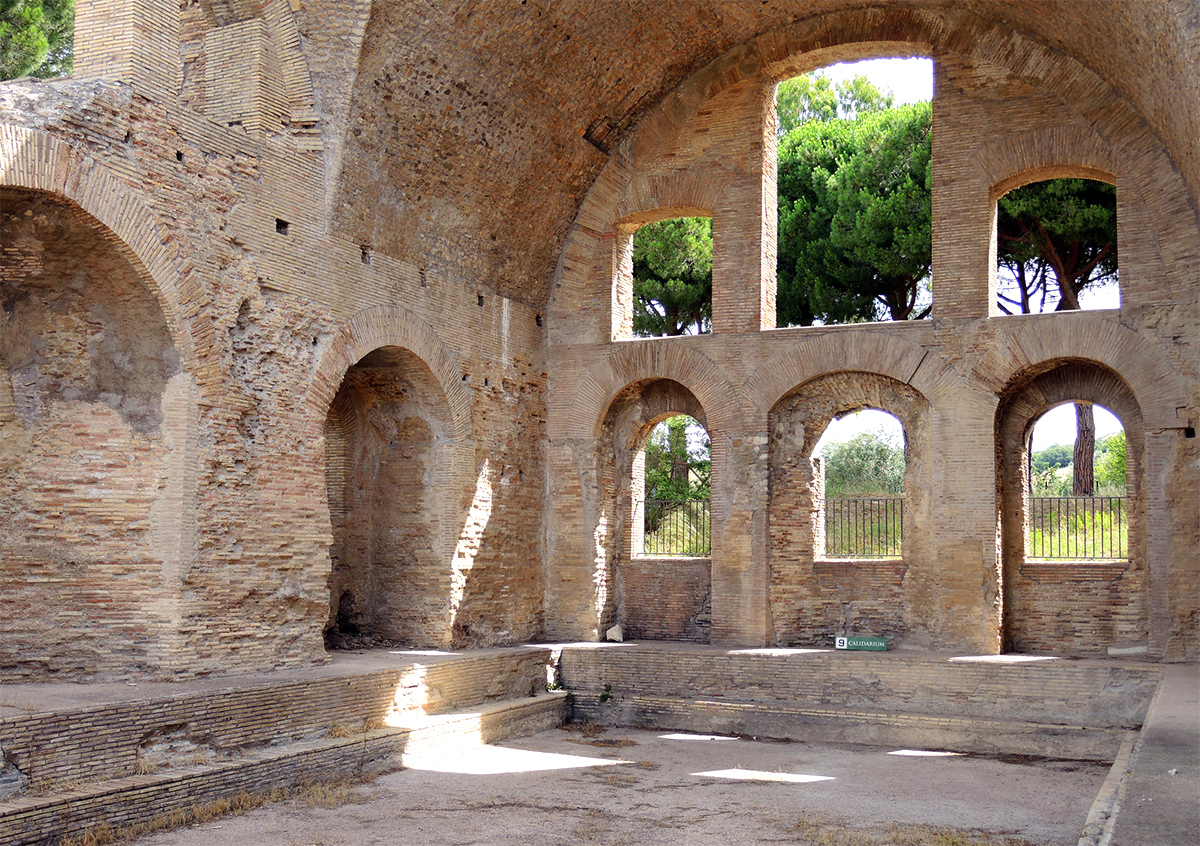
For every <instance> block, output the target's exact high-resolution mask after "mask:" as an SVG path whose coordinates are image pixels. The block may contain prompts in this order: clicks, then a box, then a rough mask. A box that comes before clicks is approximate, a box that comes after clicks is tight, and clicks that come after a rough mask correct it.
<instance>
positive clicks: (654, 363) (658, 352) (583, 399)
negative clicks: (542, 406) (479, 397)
mask: <svg viewBox="0 0 1200 846" xmlns="http://www.w3.org/2000/svg"><path fill="white" fill-rule="evenodd" d="M680 340H682V339H680ZM655 379H668V380H671V381H673V382H678V383H679V384H680V385H682V386H683V387H685V388H687V389H688V390H689V391H691V393H692V394H693V395H694V396H695V397H696V399H697V400H698V401H699V403H700V405H701V406H702V407H703V408H704V411H705V417H706V420H705V425H706V426H707V427H708V429H709V432H710V433H711V432H714V431H733V427H735V426H736V421H737V420H738V419H739V417H740V416H741V414H742V410H743V400H742V395H741V392H740V391H738V389H737V388H736V387H735V386H734V385H733V383H732V382H731V381H730V380H729V379H728V377H727V376H726V375H725V373H724V372H723V371H722V370H721V369H720V368H719V367H717V365H716V364H714V363H713V361H712V360H711V359H709V358H708V357H707V356H705V355H703V354H701V353H699V352H696V351H694V350H692V349H690V348H689V347H687V346H685V345H684V343H680V342H677V341H657V342H647V343H630V344H622V345H620V346H618V347H617V348H616V350H615V351H614V352H613V353H612V355H610V356H609V358H608V360H607V361H604V362H597V363H596V367H595V368H594V369H593V370H592V372H591V373H590V374H589V375H588V376H587V377H586V378H585V379H584V380H583V381H582V382H581V383H580V385H579V387H578V388H577V389H576V390H575V391H574V392H573V394H572V395H571V396H569V397H563V398H561V399H560V398H558V397H555V396H552V397H551V403H552V408H551V417H552V418H558V419H557V421H555V420H553V419H552V420H551V431H562V432H563V433H564V435H563V436H564V437H567V438H595V437H598V435H599V433H600V429H601V427H602V426H603V425H604V419H605V416H606V415H607V414H608V410H609V408H610V407H611V406H612V403H613V401H614V400H615V399H616V398H617V396H618V395H619V394H620V393H621V392H622V391H623V390H625V389H626V388H627V387H629V386H630V385H634V384H637V383H639V382H647V381H651V380H655ZM561 394H562V392H559V396H561Z"/></svg>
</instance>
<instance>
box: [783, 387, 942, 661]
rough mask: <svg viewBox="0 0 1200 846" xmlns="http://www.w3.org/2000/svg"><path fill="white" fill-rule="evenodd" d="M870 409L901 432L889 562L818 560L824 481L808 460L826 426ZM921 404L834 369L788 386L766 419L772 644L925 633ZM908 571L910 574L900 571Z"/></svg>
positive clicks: (929, 471)
mask: <svg viewBox="0 0 1200 846" xmlns="http://www.w3.org/2000/svg"><path fill="white" fill-rule="evenodd" d="M865 408H870V409H877V410H880V411H884V412H887V413H889V414H891V415H892V416H894V417H895V418H897V420H899V422H900V425H901V427H902V429H903V431H904V443H905V475H904V480H905V481H904V490H905V500H906V501H905V503H904V528H903V548H902V554H901V556H900V558H899V559H895V560H886V561H867V560H853V561H850V560H845V561H830V560H826V559H825V555H824V554H823V550H822V549H820V547H821V546H822V544H821V542H820V541H821V538H822V537H823V531H822V524H821V521H822V520H823V517H824V515H823V508H822V506H823V503H824V498H825V493H824V473H823V472H818V468H817V466H816V464H815V462H814V459H813V451H814V448H815V447H816V446H817V442H818V441H819V439H820V438H821V435H822V433H823V432H824V431H825V429H826V427H827V426H828V425H829V424H830V422H831V421H833V420H834V419H836V418H838V417H840V416H842V415H844V414H847V413H849V412H853V411H858V410H860V409H865ZM931 410H932V407H931V405H930V402H929V400H928V398H926V397H925V396H924V395H922V393H921V392H920V391H919V390H917V389H915V388H914V387H913V386H912V385H910V384H907V383H905V382H902V381H900V380H897V379H895V378H894V377H891V376H888V375H884V374H882V373H879V372H864V371H854V370H841V371H831V372H826V373H823V374H822V375H818V376H814V377H812V378H809V379H807V380H805V381H804V382H802V383H799V384H797V385H794V386H793V387H792V388H791V389H790V390H788V391H787V392H786V393H784V394H783V395H782V396H781V397H780V398H779V400H778V401H777V402H776V403H775V404H774V405H773V406H772V408H771V411H770V413H769V424H768V425H769V429H768V431H769V436H770V453H769V455H770V458H769V466H770V470H769V472H770V495H769V499H768V514H767V519H768V527H769V533H770V550H771V567H770V570H771V618H772V621H773V624H774V639H775V642H776V643H778V644H781V645H802V646H823V647H828V646H829V645H830V644H831V643H832V641H833V637H834V636H835V635H845V634H871V635H875V636H883V637H887V638H888V640H889V642H890V643H898V642H901V641H903V640H904V639H905V638H906V637H907V635H908V633H909V630H910V629H918V630H919V629H922V628H926V629H932V630H934V631H936V629H937V626H938V622H939V621H937V620H936V619H929V616H930V609H929V608H925V607H922V606H921V602H920V599H919V596H920V593H921V591H918V590H915V589H914V585H915V584H916V583H918V582H919V581H920V580H921V579H922V578H928V576H927V573H928V570H929V569H930V565H931V564H932V563H933V557H934V553H933V550H934V545H933V543H932V526H931V523H930V513H931V511H930V501H931V498H932V496H933V494H934V491H933V484H932V481H933V479H934V475H935V474H934V462H933V460H932V455H929V454H928V453H929V452H930V447H931V437H930V435H931V433H930V423H931V420H930V418H931ZM910 571H911V572H910Z"/></svg>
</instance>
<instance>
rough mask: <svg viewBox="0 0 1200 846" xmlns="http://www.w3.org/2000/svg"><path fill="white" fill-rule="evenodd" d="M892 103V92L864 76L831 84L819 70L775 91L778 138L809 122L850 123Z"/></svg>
mask: <svg viewBox="0 0 1200 846" xmlns="http://www.w3.org/2000/svg"><path fill="white" fill-rule="evenodd" d="M894 102H895V97H894V96H893V95H892V92H891V91H889V90H883V91H880V90H879V89H878V88H876V87H875V85H874V84H872V83H871V81H870V80H869V79H867V78H866V77H865V76H861V75H860V76H856V77H854V78H853V79H849V80H846V81H844V82H839V83H837V84H836V85H834V82H833V80H832V79H830V78H829V77H828V76H826V75H825V74H823V73H821V72H820V71H816V72H815V73H808V74H804V75H803V76H797V77H793V78H792V79H787V80H784V81H783V82H781V83H779V87H778V88H777V89H776V91H775V112H776V114H778V115H779V134H780V135H786V134H787V133H789V132H791V131H792V130H793V129H795V128H796V127H797V126H800V125H802V124H805V123H808V122H809V121H814V120H815V121H821V122H824V121H830V120H836V119H838V118H841V119H843V120H850V119H853V118H855V117H858V116H859V115H864V114H867V113H868V112H879V111H883V110H885V109H890V108H891V107H892V104H893V103H894Z"/></svg>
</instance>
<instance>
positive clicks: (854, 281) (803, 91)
mask: <svg viewBox="0 0 1200 846" xmlns="http://www.w3.org/2000/svg"><path fill="white" fill-rule="evenodd" d="M896 81H902V82H903V83H904V85H903V86H902V87H901V89H900V91H899V92H898V93H899V96H897V94H896V93H893V90H892V85H893V84H895V82H896ZM932 91H933V63H932V61H931V60H929V59H922V58H917V59H912V58H909V59H876V60H870V61H865V62H853V63H842V64H837V65H833V66H831V67H829V68H825V69H822V70H818V71H814V72H812V73H809V74H806V75H803V76H798V77H794V78H792V79H788V80H785V81H784V82H782V83H780V85H779V87H778V89H777V90H776V115H777V126H778V130H779V134H780V137H779V141H778V156H779V159H778V169H777V180H776V186H777V196H778V204H779V224H778V226H779V229H778V250H777V256H776V282H777V286H778V287H777V290H776V322H777V325H779V326H809V325H817V324H831V323H858V322H862V321H869V320H908V319H914V318H921V317H926V316H928V315H929V313H930V309H931V307H932V294H931V278H932V277H931V273H932V266H933V235H932V197H933V186H932V174H931V151H932V147H931V139H932V108H931V103H930V100H931V99H932Z"/></svg>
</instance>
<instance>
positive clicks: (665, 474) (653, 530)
mask: <svg viewBox="0 0 1200 846" xmlns="http://www.w3.org/2000/svg"><path fill="white" fill-rule="evenodd" d="M644 482H645V484H644V487H643V491H644V493H645V499H644V500H643V501H642V502H640V503H638V504H639V505H640V506H641V514H642V520H643V524H642V525H643V549H642V553H643V554H645V555H673V556H701V557H703V556H707V555H708V554H709V552H710V549H711V535H712V524H711V519H710V515H709V501H710V499H711V496H712V441H711V440H710V438H709V435H708V431H707V430H706V429H705V428H704V426H703V425H701V423H700V422H699V421H698V420H696V419H695V418H693V417H689V416H688V415H686V414H679V415H675V416H673V417H670V418H668V419H666V420H663V421H662V422H661V423H659V424H658V425H657V426H655V427H654V428H653V429H652V430H651V431H650V435H649V437H647V438H646V445H645V476H644Z"/></svg>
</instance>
